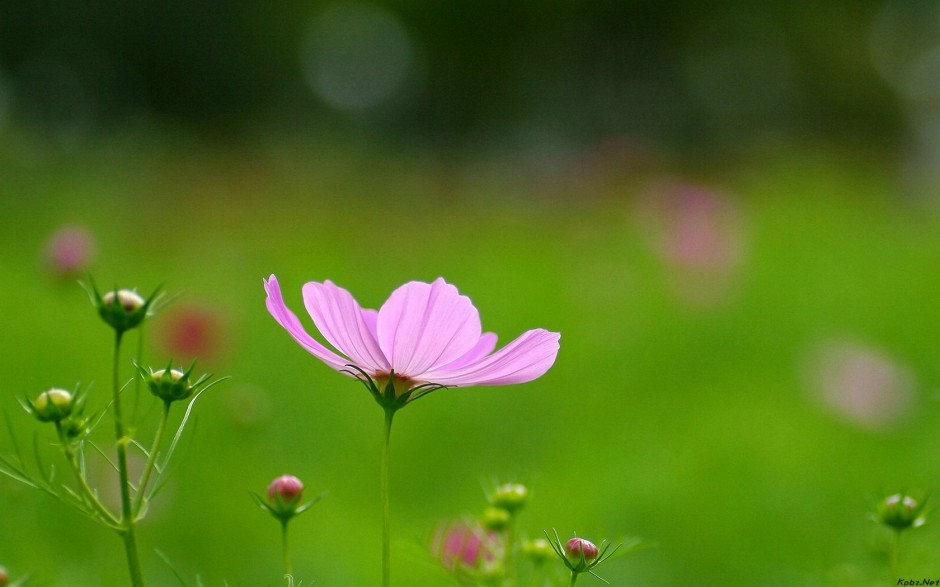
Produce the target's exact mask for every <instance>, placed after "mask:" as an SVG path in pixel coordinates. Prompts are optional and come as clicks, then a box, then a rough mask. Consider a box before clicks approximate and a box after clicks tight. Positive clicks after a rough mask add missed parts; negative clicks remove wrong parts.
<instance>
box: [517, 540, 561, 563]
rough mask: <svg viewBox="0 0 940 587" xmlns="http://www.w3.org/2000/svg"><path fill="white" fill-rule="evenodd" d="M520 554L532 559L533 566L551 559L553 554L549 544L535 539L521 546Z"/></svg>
mask: <svg viewBox="0 0 940 587" xmlns="http://www.w3.org/2000/svg"><path fill="white" fill-rule="evenodd" d="M522 552H523V553H524V554H525V555H526V556H528V557H529V558H530V559H532V562H534V563H535V564H541V563H543V562H545V561H546V560H548V559H550V558H552V555H554V554H555V551H554V550H553V549H552V546H551V544H549V543H548V540H545V539H544V538H536V539H535V540H529V541H528V542H524V543H523V544H522Z"/></svg>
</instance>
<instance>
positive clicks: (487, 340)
mask: <svg viewBox="0 0 940 587" xmlns="http://www.w3.org/2000/svg"><path fill="white" fill-rule="evenodd" d="M495 348H496V335H495V334H493V333H492V332H484V333H483V336H481V337H480V340H479V342H477V344H476V346H474V347H473V348H472V349H470V350H469V351H467V352H466V353H464V354H463V355H462V356H461V357H460V358H459V359H457V360H456V361H451V362H450V363H447V364H446V365H443V366H441V367H437V368H435V369H434V370H435V371H453V370H456V369H459V368H461V367H464V366H466V365H469V364H470V363H475V362H477V361H479V360H480V359H482V358H483V357H485V356H486V355H488V354H490V353H492V352H493V349H495Z"/></svg>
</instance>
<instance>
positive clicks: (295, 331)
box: [264, 275, 349, 371]
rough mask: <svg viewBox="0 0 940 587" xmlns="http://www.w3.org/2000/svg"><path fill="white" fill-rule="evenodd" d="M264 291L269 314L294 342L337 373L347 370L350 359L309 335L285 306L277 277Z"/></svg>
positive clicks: (269, 279)
mask: <svg viewBox="0 0 940 587" xmlns="http://www.w3.org/2000/svg"><path fill="white" fill-rule="evenodd" d="M264 289H265V291H266V292H268V297H267V299H266V300H265V303H266V305H267V306H268V312H270V313H271V315H272V316H274V319H275V320H277V323H278V324H280V325H281V326H282V327H283V328H284V330H286V331H287V332H288V334H290V335H291V336H292V337H293V338H294V340H296V341H297V342H298V343H300V346H302V347H304V348H305V349H307V352H309V353H310V354H311V355H313V356H314V357H316V358H318V359H320V360H321V361H323V362H324V363H326V364H327V365H329V366H330V367H332V368H334V369H336V370H337V371H342V370H344V369H346V368H347V367H346V365H347V364H348V363H349V359H346V358H345V357H341V356H339V355H337V354H336V353H334V352H333V351H331V350H329V349H328V348H326V347H325V346H323V345H322V344H320V343H319V342H317V340H316V339H314V338H313V337H312V336H310V335H309V334H307V331H306V330H304V327H303V325H302V324H301V323H300V320H298V319H297V316H296V315H295V314H294V313H293V312H291V311H290V310H289V309H288V308H287V306H286V305H285V304H284V298H283V296H281V287H280V285H278V283H277V277H275V276H274V275H272V276H271V277H269V278H268V279H267V281H265V282H264Z"/></svg>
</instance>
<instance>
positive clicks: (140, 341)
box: [131, 324, 144, 423]
mask: <svg viewBox="0 0 940 587" xmlns="http://www.w3.org/2000/svg"><path fill="white" fill-rule="evenodd" d="M143 356H144V325H143V324H141V325H140V326H138V327H137V359H136V361H137V364H138V365H143ZM140 384H141V378H140V377H134V409H133V411H132V412H131V422H132V423H136V422H137V421H138V420H137V413H138V408H139V406H140Z"/></svg>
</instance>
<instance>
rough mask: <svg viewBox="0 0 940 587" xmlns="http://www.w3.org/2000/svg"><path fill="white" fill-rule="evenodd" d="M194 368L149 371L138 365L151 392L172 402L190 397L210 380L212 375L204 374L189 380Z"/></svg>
mask: <svg viewBox="0 0 940 587" xmlns="http://www.w3.org/2000/svg"><path fill="white" fill-rule="evenodd" d="M192 370H193V368H192V367H190V368H189V370H187V371H183V370H182V369H171V368H170V367H169V366H168V367H167V368H166V369H160V370H157V371H147V370H146V369H143V368H140V367H138V371H140V376H141V378H143V380H144V381H145V382H146V383H147V387H148V388H149V389H150V393H152V394H153V395H155V396H157V397H158V398H160V399H162V400H163V401H164V402H167V403H170V402H175V401H180V400H185V399H188V398H189V397H190V396H192V395H193V393H195V392H196V391H198V390H199V389H200V388H202V387H204V385H205V384H206V383H207V382H208V380H209V377H211V376H210V375H203V376H201V377H200V378H199V379H197V380H196V381H190V380H189V374H190V373H192Z"/></svg>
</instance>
